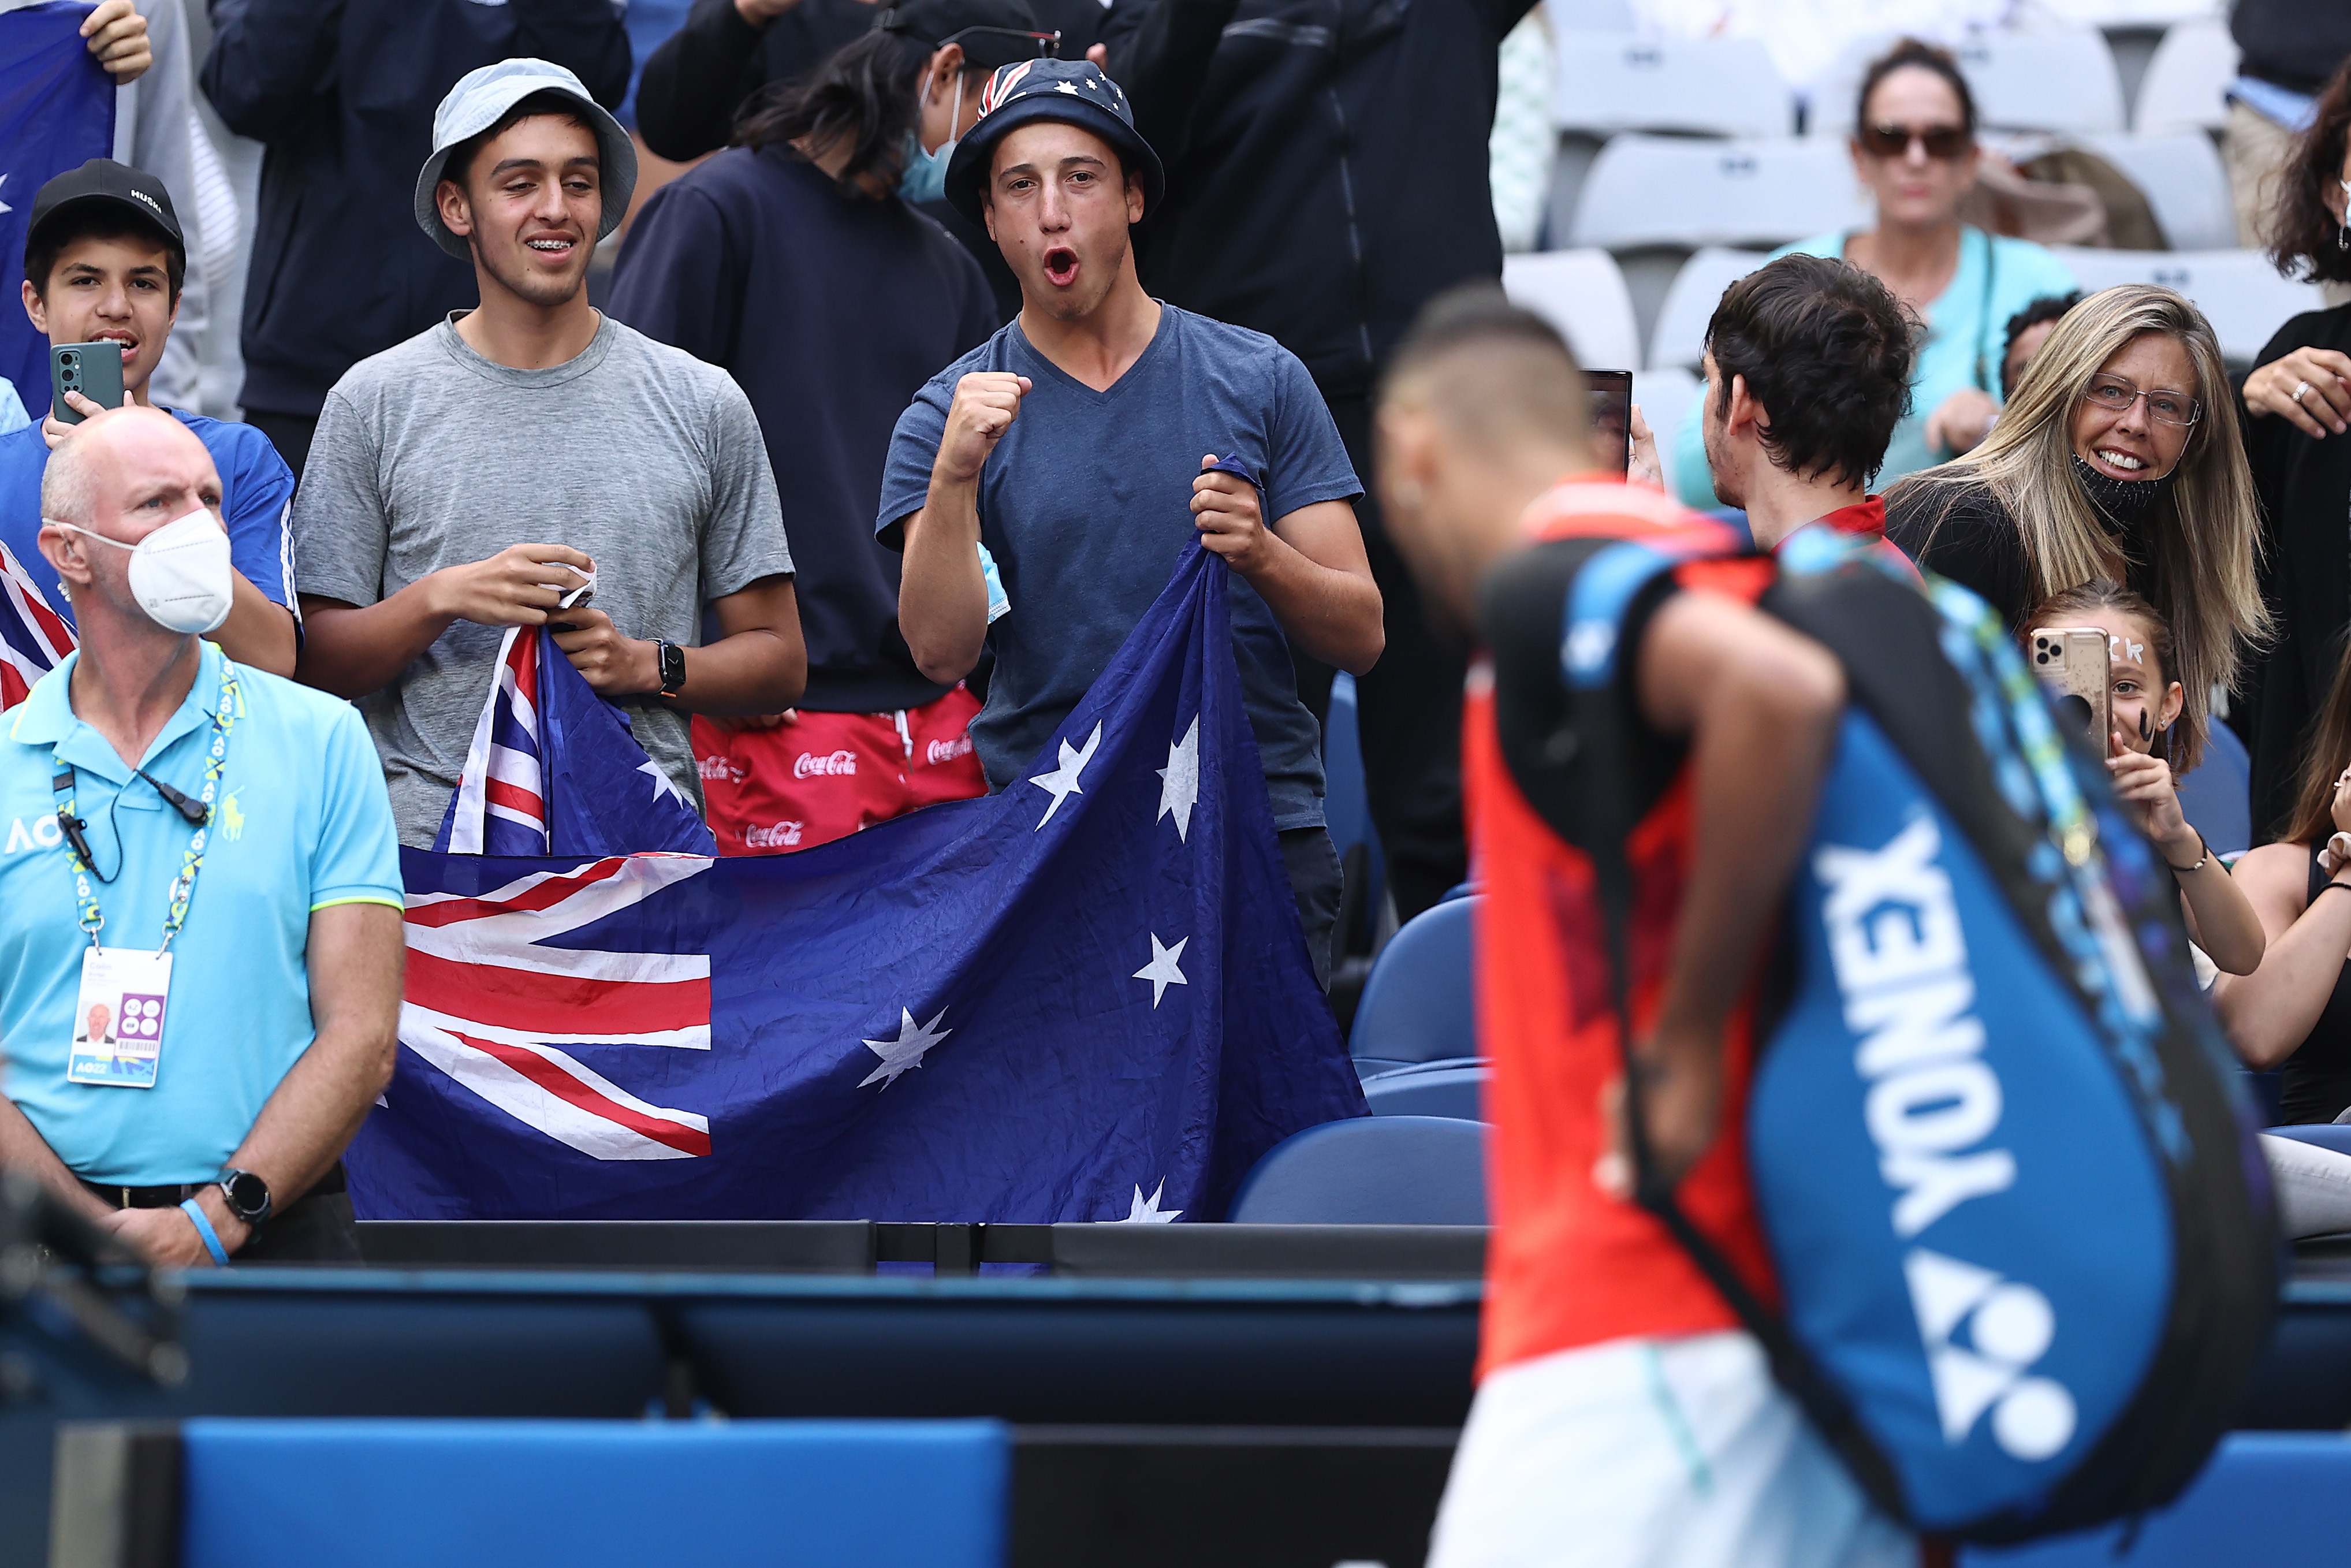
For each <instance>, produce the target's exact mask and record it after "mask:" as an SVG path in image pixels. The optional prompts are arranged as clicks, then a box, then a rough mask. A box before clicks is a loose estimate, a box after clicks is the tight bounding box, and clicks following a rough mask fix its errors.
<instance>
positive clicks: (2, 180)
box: [0, 174, 16, 213]
mask: <svg viewBox="0 0 2351 1568" xmlns="http://www.w3.org/2000/svg"><path fill="white" fill-rule="evenodd" d="M6 183H8V176H7V175H5V174H0V185H5V184H6ZM15 211H16V208H14V207H12V206H10V205H9V204H7V203H5V202H0V213H13V212H15Z"/></svg>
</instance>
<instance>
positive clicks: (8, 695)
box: [0, 660, 33, 708]
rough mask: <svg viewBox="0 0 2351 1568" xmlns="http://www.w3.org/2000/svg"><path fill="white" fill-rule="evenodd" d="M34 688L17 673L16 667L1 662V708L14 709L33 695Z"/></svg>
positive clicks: (3, 661)
mask: <svg viewBox="0 0 2351 1568" xmlns="http://www.w3.org/2000/svg"><path fill="white" fill-rule="evenodd" d="M32 692H33V688H32V687H30V686H28V685H26V684H25V677H24V676H22V675H20V674H17V673H16V665H14V664H9V663H7V662H6V661H5V660H0V708H12V707H15V706H16V705H17V704H18V703H20V702H23V701H24V700H25V699H26V697H28V696H30V695H32Z"/></svg>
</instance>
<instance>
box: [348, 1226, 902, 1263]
mask: <svg viewBox="0 0 2351 1568" xmlns="http://www.w3.org/2000/svg"><path fill="white" fill-rule="evenodd" d="M359 1232H360V1253H361V1255H363V1256H364V1257H365V1258H366V1260H367V1261H368V1264H369V1266H370V1267H371V1268H395V1269H476V1268H488V1269H626V1270H637V1271H642V1270H671V1269H690V1270H696V1271H698V1272H702V1273H737V1272H782V1273H800V1274H871V1273H872V1271H873V1260H874V1235H873V1232H874V1227H873V1225H872V1222H871V1221H868V1220H863V1219H759V1220H736V1219H675V1220H671V1219H363V1220H361V1221H360V1226H359Z"/></svg>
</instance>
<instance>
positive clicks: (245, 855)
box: [0, 408, 402, 1266]
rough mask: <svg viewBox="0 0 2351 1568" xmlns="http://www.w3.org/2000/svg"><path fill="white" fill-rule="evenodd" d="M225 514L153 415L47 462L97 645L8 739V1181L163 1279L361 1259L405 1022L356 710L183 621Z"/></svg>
mask: <svg viewBox="0 0 2351 1568" xmlns="http://www.w3.org/2000/svg"><path fill="white" fill-rule="evenodd" d="M219 497H220V476H219V475H218V474H217V473H216V472H215V471H214V466H213V462H212V459H211V457H210V456H209V455H207V453H206V452H205V450H204V444H203V443H202V442H200V441H199V440H197V438H196V437H195V436H194V435H193V434H190V433H189V432H188V431H187V429H186V428H185V427H183V425H181V424H179V423H176V422H175V421H173V420H172V418H171V417H170V416H169V415H167V414H164V413H160V412H158V411H156V410H153V409H141V408H128V409H121V410H118V411H114V412H110V413H102V414H99V415H98V416H97V417H95V418H93V419H91V420H90V421H89V423H87V424H85V425H83V426H82V427H81V428H80V430H78V432H76V433H75V434H72V435H70V436H68V438H67V439H66V441H65V442H64V443H63V444H61V445H60V446H59V447H58V448H57V452H56V454H55V455H53V456H52V457H51V459H50V461H49V465H48V472H47V476H46V477H45V479H44V481H43V486H42V497H41V499H42V508H41V509H42V513H43V515H44V517H45V518H46V519H47V521H45V522H44V524H43V526H42V528H41V531H40V538H39V543H40V549H41V554H42V555H43V556H44V557H45V558H46V559H47V562H48V564H49V566H50V567H51V568H52V569H53V570H55V571H56V572H57V576H58V578H59V579H60V580H62V581H63V583H64V584H65V587H66V590H67V591H68V594H69V595H70V597H71V599H72V601H73V603H74V606H75V608H76V610H77V611H78V612H79V629H80V633H81V646H80V650H79V651H78V653H76V654H74V656H72V657H71V658H69V659H68V660H67V661H66V662H65V663H64V664H61V665H60V666H58V667H57V669H56V670H54V671H52V672H51V673H50V674H48V675H47V676H46V677H44V678H43V679H42V680H41V682H40V683H39V684H38V685H36V686H35V687H34V688H33V691H32V695H30V696H29V697H27V698H26V700H25V701H24V702H23V703H22V704H20V705H19V706H17V707H16V710H15V711H14V712H13V713H11V714H9V715H7V716H6V720H5V727H0V1047H5V1051H6V1053H7V1057H8V1064H7V1071H6V1077H5V1095H6V1098H5V1101H0V1162H4V1163H5V1164H7V1165H10V1166H18V1167H21V1168H26V1169H30V1170H32V1171H34V1172H36V1173H37V1174H38V1175H40V1176H43V1177H44V1178H46V1179H47V1181H48V1182H49V1184H50V1185H51V1186H53V1187H55V1188H56V1189H57V1190H58V1191H59V1192H60V1193H63V1194H66V1195H68V1197H70V1199H71V1200H72V1201H73V1202H75V1203H76V1204H78V1205H79V1206H80V1207H85V1208H87V1209H89V1210H90V1211H92V1212H93V1213H96V1212H99V1211H100V1210H101V1209H102V1210H104V1211H106V1218H107V1222H108V1223H109V1224H110V1225H111V1226H113V1227H114V1228H115V1229H116V1230H117V1231H118V1232H119V1233H120V1235H121V1236H122V1237H123V1238H124V1239H126V1240H128V1241H130V1242H131V1243H132V1244H133V1245H135V1246H136V1247H138V1248H139V1249H141V1251H142V1252H144V1253H145V1254H146V1255H147V1256H148V1257H149V1258H151V1259H152V1260H155V1261H156V1262H159V1263H164V1264H172V1265H180V1266H186V1265H201V1264H203V1263H204V1262H206V1261H207V1260H209V1261H212V1262H215V1263H217V1262H225V1261H226V1260H228V1258H229V1257H231V1256H232V1255H242V1256H243V1257H245V1258H247V1259H254V1260H344V1261H354V1262H355V1261H357V1260H358V1256H359V1252H358V1245H357V1238H356V1233H355V1231H354V1229H353V1227H352V1223H351V1207H350V1198H349V1197H347V1196H346V1195H345V1194H344V1192H343V1191H342V1183H341V1170H340V1165H339V1164H338V1161H339V1159H340V1155H341V1154H342V1150H343V1147H344V1145H346V1144H348V1143H349V1142H350V1137H351V1134H353V1133H354V1132H356V1131H357V1130H358V1128H359V1124H360V1120H361V1119H362V1118H363V1117H364V1116H365V1115H366V1114H367V1111H368V1107H369V1105H370V1104H371V1103H372V1102H373V1101H374V1099H375V1097H376V1095H377V1094H378V1093H380V1092H381V1091H382V1089H383V1086H384V1085H385V1083H386V1082H389V1081H390V1079H391V1076H392V1054H393V1051H395V1049H396V1046H397V1030H398V1023H399V1010H400V967H401V929H400V922H401V906H402V897H401V884H400V862H399V850H398V845H397V842H396V840H395V838H394V835H393V830H392V808H391V802H390V800H389V799H388V797H387V796H386V794H385V791H384V785H383V777H382V773H381V768H379V766H378V764H377V762H376V756H375V747H374V746H373V744H372V743H371V742H370V740H369V739H368V734H367V729H366V727H365V726H364V725H363V724H362V723H361V722H360V717H359V715H358V713H357V712H356V711H355V710H353V709H352V708H351V707H350V706H348V705H346V704H344V703H341V702H339V701H337V700H336V699H334V698H332V697H329V696H327V695H324V694H322V693H319V692H315V691H312V690H310V689H308V688H307V687H304V686H298V685H295V684H294V683H293V682H291V681H287V680H282V679H280V678H278V677H277V676H275V675H271V674H266V673H263V672H260V671H256V670H251V669H247V668H245V667H243V666H241V665H238V664H235V663H234V662H232V661H230V660H229V659H228V658H227V657H226V656H225V655H224V654H223V653H222V652H221V650H220V649H219V647H218V646H216V645H214V644H213V643H206V642H203V641H200V640H199V639H198V637H197V636H196V635H195V634H194V633H193V632H191V631H187V630H174V629H173V628H174V627H175V626H180V627H186V626H190V625H201V624H204V623H206V622H207V621H208V619H209V618H210V617H211V616H212V615H213V613H214V610H215V609H216V608H217V605H218V603H219V602H220V601H223V600H225V597H226V596H227V595H228V593H229V592H230V591H231V585H230V583H229V580H228V579H229V573H230V567H229V549H228V543H227V539H226V536H225V533H224V532H223V531H222V529H221V523H220V517H219V512H218V506H219ZM149 541H152V543H151V542H149ZM159 546H160V547H168V548H157V547H159ZM142 547H143V548H142Z"/></svg>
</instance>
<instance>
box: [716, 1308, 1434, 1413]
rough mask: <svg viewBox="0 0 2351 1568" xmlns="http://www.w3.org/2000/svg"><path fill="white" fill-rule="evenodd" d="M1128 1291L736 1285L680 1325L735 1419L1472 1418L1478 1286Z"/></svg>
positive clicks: (720, 1404) (718, 1398)
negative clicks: (765, 1292)
mask: <svg viewBox="0 0 2351 1568" xmlns="http://www.w3.org/2000/svg"><path fill="white" fill-rule="evenodd" d="M974 1283H975V1284H976V1285H977V1286H987V1285H991V1284H997V1283H998V1281H976V1282H974ZM1000 1283H1001V1284H1003V1285H1005V1286H1019V1285H1023V1284H1029V1285H1033V1286H1035V1287H1056V1286H1059V1287H1062V1288H1063V1289H1066V1288H1067V1287H1066V1285H1065V1283H1064V1282H1063V1281H1001V1282H1000ZM971 1288H972V1287H971V1286H967V1287H966V1289H971ZM948 1289H949V1287H948V1286H947V1284H946V1282H945V1281H942V1282H941V1283H940V1284H939V1285H937V1286H936V1287H935V1290H936V1291H940V1292H945V1291H946V1290H948ZM1124 1289H1125V1291H1127V1292H1129V1293H1124V1294H1110V1293H1108V1291H1109V1287H1097V1288H1096V1292H1099V1293H1096V1292H1088V1293H1084V1294H1065V1295H1061V1296H1058V1297H1055V1296H1048V1295H1043V1294H1040V1293H1034V1292H1025V1293H1021V1294H1018V1295H1014V1294H1006V1295H1000V1296H960V1297H958V1296H950V1295H946V1294H944V1293H941V1294H934V1295H924V1296H906V1297H901V1298H897V1299H872V1300H862V1301H820V1300H810V1299H802V1300H799V1301H792V1302H789V1303H786V1302H781V1301H747V1300H743V1299H740V1298H733V1299H728V1300H726V1301H698V1302H695V1303H693V1304H691V1305H688V1306H684V1307H682V1308H681V1309H680V1311H679V1312H678V1316H677V1323H678V1329H679V1333H680V1336H681V1342H682V1343H683V1345H684V1347H685V1353H686V1356H687V1359H688V1360H689V1361H690V1362H691V1363H692V1364H693V1365H694V1367H695V1371H696V1375H697V1376H698V1377H700V1378H701V1379H702V1382H701V1383H700V1385H699V1389H698V1391H699V1392H700V1393H701V1394H703V1395H704V1396H706V1397H708V1398H709V1399H710V1400H711V1401H712V1403H713V1404H715V1405H716V1406H717V1407H718V1408H720V1409H722V1410H725V1411H726V1412H727V1413H728V1414H729V1415H734V1416H849V1415H861V1416H977V1415H990V1416H1000V1417H1002V1418H1004V1419H1006V1420H1010V1421H1026V1422H1070V1423H1091V1422H1145V1423H1166V1424H1189V1423H1204V1424H1239V1425H1252V1426H1255V1425H1274V1426H1357V1425H1370V1426H1410V1427H1450V1426H1458V1425H1459V1424H1460V1423H1461V1421H1462V1419H1463V1418H1464V1416H1466V1415H1467V1414H1468V1407H1469V1396H1470V1393H1471V1383H1470V1377H1471V1372H1472V1368H1473V1366H1474V1365H1475V1363H1476V1360H1477V1354H1478V1309H1479V1292H1478V1291H1477V1290H1476V1289H1475V1288H1473V1287H1467V1286H1459V1285H1422V1286H1359V1287H1353V1288H1349V1287H1329V1286H1325V1287H1319V1288H1318V1287H1313V1286H1294V1287H1289V1288H1286V1289H1284V1288H1280V1287H1271V1286H1262V1287H1259V1288H1258V1293H1256V1294H1253V1295H1242V1294H1239V1293H1238V1291H1239V1290H1240V1289H1241V1288H1240V1287H1238V1286H1225V1287H1222V1288H1221V1290H1222V1291H1224V1292H1226V1293H1221V1294H1212V1293H1211V1292H1212V1291H1218V1290H1219V1287H1217V1286H1212V1285H1207V1284H1193V1285H1188V1286H1174V1287H1168V1288H1165V1290H1164V1291H1162V1292H1157V1293H1153V1294H1143V1293H1140V1291H1141V1289H1142V1287H1140V1286H1138V1285H1136V1284H1134V1283H1130V1284H1128V1285H1127V1286H1126V1287H1125V1288H1124Z"/></svg>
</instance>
